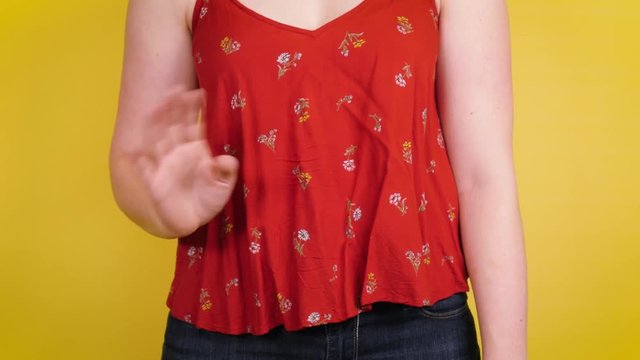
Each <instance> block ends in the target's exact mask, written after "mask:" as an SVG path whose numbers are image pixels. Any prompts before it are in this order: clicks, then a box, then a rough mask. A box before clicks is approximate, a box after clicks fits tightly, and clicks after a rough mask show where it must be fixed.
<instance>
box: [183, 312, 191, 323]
mask: <svg viewBox="0 0 640 360" xmlns="http://www.w3.org/2000/svg"><path fill="white" fill-rule="evenodd" d="M184 322H186V323H188V324H191V314H187V315H185V316H184Z"/></svg>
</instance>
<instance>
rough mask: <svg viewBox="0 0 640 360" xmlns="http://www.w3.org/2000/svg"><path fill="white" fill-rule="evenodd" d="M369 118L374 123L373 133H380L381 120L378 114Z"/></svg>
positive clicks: (370, 115)
mask: <svg viewBox="0 0 640 360" xmlns="http://www.w3.org/2000/svg"><path fill="white" fill-rule="evenodd" d="M369 117H370V118H372V119H373V120H374V121H375V122H376V123H375V125H373V131H375V132H382V118H381V117H380V116H379V115H378V114H369Z"/></svg>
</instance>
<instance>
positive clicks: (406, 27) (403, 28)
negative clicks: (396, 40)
mask: <svg viewBox="0 0 640 360" xmlns="http://www.w3.org/2000/svg"><path fill="white" fill-rule="evenodd" d="M396 19H397V20H398V24H397V25H396V28H397V29H398V31H399V32H400V33H401V34H404V35H407V34H411V33H412V32H413V26H412V25H411V23H410V22H409V19H407V18H406V17H404V16H398V17H397V18H396Z"/></svg>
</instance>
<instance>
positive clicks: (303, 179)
mask: <svg viewBox="0 0 640 360" xmlns="http://www.w3.org/2000/svg"><path fill="white" fill-rule="evenodd" d="M292 173H293V175H295V176H296V178H298V182H299V183H300V187H301V188H302V190H307V186H308V185H309V181H311V174H309V173H308V172H304V171H302V170H300V165H298V166H296V167H295V168H294V169H293V170H292Z"/></svg>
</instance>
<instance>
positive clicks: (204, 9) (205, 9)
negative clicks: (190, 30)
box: [200, 6, 207, 19]
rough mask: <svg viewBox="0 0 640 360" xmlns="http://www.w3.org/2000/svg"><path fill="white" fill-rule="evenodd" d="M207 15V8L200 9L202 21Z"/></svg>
mask: <svg viewBox="0 0 640 360" xmlns="http://www.w3.org/2000/svg"><path fill="white" fill-rule="evenodd" d="M205 15H207V7H206V6H203V7H201V8H200V19H202V18H203V17H204V16H205Z"/></svg>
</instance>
